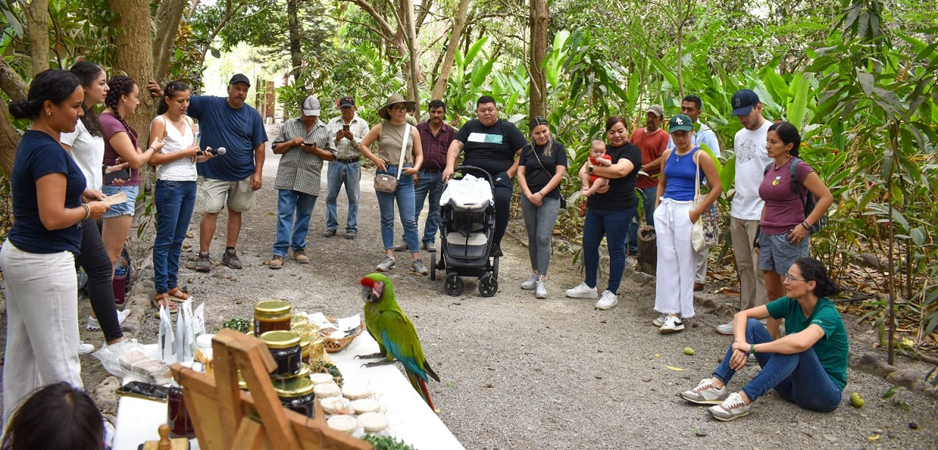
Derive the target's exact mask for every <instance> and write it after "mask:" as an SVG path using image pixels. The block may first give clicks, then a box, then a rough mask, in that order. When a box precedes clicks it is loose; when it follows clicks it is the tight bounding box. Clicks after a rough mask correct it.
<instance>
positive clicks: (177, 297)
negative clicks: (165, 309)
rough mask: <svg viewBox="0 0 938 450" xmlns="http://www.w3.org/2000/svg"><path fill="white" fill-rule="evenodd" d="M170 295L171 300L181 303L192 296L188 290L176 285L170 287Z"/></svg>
mask: <svg viewBox="0 0 938 450" xmlns="http://www.w3.org/2000/svg"><path fill="white" fill-rule="evenodd" d="M168 295H169V297H170V298H169V299H170V300H172V301H174V302H179V303H182V302H184V301H186V300H189V298H190V297H192V296H191V295H189V294H188V293H187V292H186V291H183V290H182V289H179V288H178V287H174V288H172V289H170V290H169V292H168Z"/></svg>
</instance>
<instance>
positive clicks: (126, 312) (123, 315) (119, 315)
mask: <svg viewBox="0 0 938 450" xmlns="http://www.w3.org/2000/svg"><path fill="white" fill-rule="evenodd" d="M129 315H130V308H127V309H125V310H123V311H118V312H117V324H118V325H121V324H123V323H124V321H125V320H127V316H129Z"/></svg>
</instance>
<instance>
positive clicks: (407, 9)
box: [401, 0, 420, 120]
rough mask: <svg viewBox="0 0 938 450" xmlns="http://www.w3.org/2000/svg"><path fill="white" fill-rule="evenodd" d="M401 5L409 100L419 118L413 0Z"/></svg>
mask: <svg viewBox="0 0 938 450" xmlns="http://www.w3.org/2000/svg"><path fill="white" fill-rule="evenodd" d="M401 3H402V6H403V7H404V8H403V9H404V11H403V14H402V15H401V18H402V19H403V21H404V39H405V42H406V44H407V53H408V55H409V57H408V58H407V67H408V69H409V71H410V76H409V77H408V78H409V82H408V91H409V95H408V97H410V99H411V100H413V101H414V103H415V107H416V108H417V109H416V111H415V112H414V117H417V118H418V120H419V118H420V88H419V83H420V69H419V68H417V57H418V56H419V53H418V52H417V28H416V27H415V23H414V1H413V0H402V1H401Z"/></svg>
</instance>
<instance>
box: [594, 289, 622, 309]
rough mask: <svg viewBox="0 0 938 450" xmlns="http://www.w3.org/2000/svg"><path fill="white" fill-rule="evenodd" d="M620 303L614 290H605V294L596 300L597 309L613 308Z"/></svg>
mask: <svg viewBox="0 0 938 450" xmlns="http://www.w3.org/2000/svg"><path fill="white" fill-rule="evenodd" d="M617 304H619V299H618V298H616V294H614V293H613V292H612V291H603V296H602V297H601V298H600V299H599V301H598V302H596V309H612V308H613V307H615V306H616V305H617Z"/></svg>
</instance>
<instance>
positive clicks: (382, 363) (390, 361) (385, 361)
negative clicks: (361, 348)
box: [362, 359, 394, 367]
mask: <svg viewBox="0 0 938 450" xmlns="http://www.w3.org/2000/svg"><path fill="white" fill-rule="evenodd" d="M388 364H394V360H393V359H382V360H381V361H375V362H370V363H365V364H362V367H377V366H386V365H388Z"/></svg>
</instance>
